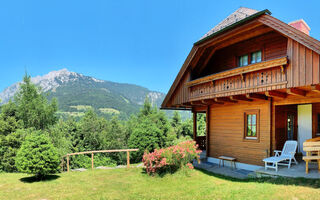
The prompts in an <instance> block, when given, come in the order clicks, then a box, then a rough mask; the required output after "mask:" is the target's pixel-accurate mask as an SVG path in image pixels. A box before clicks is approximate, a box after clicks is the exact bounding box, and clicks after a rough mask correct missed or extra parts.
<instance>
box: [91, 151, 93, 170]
mask: <svg viewBox="0 0 320 200" xmlns="http://www.w3.org/2000/svg"><path fill="white" fill-rule="evenodd" d="M91 168H92V169H93V152H92V153H91Z"/></svg>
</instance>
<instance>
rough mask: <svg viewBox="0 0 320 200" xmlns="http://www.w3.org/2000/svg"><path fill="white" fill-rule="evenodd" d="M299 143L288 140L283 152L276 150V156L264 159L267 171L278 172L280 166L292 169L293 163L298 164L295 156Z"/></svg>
mask: <svg viewBox="0 0 320 200" xmlns="http://www.w3.org/2000/svg"><path fill="white" fill-rule="evenodd" d="M297 146H298V142H297V141H294V140H288V141H286V143H285V144H284V146H283V149H282V151H278V150H275V151H274V152H275V156H273V157H269V158H265V159H263V161H264V163H265V170H267V169H268V168H272V169H275V170H276V171H278V165H286V166H288V168H290V166H291V163H292V161H294V163H295V164H298V162H297V160H296V159H295V157H294V155H295V154H296V150H297Z"/></svg>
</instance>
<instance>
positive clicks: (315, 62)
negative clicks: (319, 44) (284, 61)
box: [287, 39, 320, 88]
mask: <svg viewBox="0 0 320 200" xmlns="http://www.w3.org/2000/svg"><path fill="white" fill-rule="evenodd" d="M287 54H288V59H289V64H288V67H287V74H288V76H287V80H288V88H291V87H300V86H306V85H311V84H319V83H320V78H319V77H320V74H319V73H320V69H319V67H320V66H319V54H317V53H316V52H314V51H312V50H310V49H309V48H307V47H305V46H303V45H302V44H299V43H298V42H296V41H294V40H292V39H288V47H287Z"/></svg>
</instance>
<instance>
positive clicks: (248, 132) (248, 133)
mask: <svg viewBox="0 0 320 200" xmlns="http://www.w3.org/2000/svg"><path fill="white" fill-rule="evenodd" d="M247 136H249V137H250V136H251V126H248V129H247Z"/></svg>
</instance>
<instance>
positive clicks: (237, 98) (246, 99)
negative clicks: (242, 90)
mask: <svg viewBox="0 0 320 200" xmlns="http://www.w3.org/2000/svg"><path fill="white" fill-rule="evenodd" d="M230 99H231V100H233V101H237V100H239V101H253V100H252V99H249V98H247V97H246V96H244V95H235V96H230Z"/></svg>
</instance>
